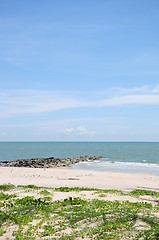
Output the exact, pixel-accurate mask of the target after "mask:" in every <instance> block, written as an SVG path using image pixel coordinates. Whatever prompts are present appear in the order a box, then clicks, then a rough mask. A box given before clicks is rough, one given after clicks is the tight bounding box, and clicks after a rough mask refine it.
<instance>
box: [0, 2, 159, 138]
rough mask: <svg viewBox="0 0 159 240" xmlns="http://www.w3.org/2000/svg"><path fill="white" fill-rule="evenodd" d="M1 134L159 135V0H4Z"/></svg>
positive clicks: (0, 19) (0, 29)
mask: <svg viewBox="0 0 159 240" xmlns="http://www.w3.org/2000/svg"><path fill="white" fill-rule="evenodd" d="M0 141H2V142H3V141H152V142H153V141H159V1H158V0H140V1H139V0H129V1H128V0H100V1H96V0H80V1H77V0H76V1H75V0H67V1H66V0H45V1H43V0H34V1H32V0H24V1H21V0H14V1H13V0H5V1H0Z"/></svg>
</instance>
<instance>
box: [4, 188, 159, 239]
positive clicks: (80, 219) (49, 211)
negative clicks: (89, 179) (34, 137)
mask: <svg viewBox="0 0 159 240" xmlns="http://www.w3.org/2000/svg"><path fill="white" fill-rule="evenodd" d="M19 189H22V190H23V188H22V187H15V188H14V192H15V193H14V194H8V193H7V194H6V193H5V190H4V192H3V191H2V192H1V194H0V235H1V236H3V237H4V238H5V239H7V231H8V229H9V228H10V227H11V226H14V230H13V231H12V238H14V239H19V240H22V239H28V240H29V239H48V238H49V239H63V240H64V239H71V240H73V239H78V238H86V239H115V240H117V239H159V218H158V213H159V209H158V207H159V204H158V203H156V202H155V204H153V205H152V203H151V202H149V201H145V202H139V201H138V195H137V198H136V202H131V201H128V200H127V201H120V200H114V201H110V200H105V199H104V197H105V196H106V195H107V194H106V193H109V195H111V194H112V195H113V196H114V194H116V193H117V194H118V195H120V194H121V195H122V194H123V193H122V192H118V191H116V190H114V191H113V190H111V191H110V190H100V189H99V191H98V189H87V190H88V191H91V192H92V193H94V192H95V191H96V192H98V193H99V195H95V196H94V197H92V198H91V199H86V198H85V197H84V198H82V196H83V195H82V193H83V192H85V191H87V190H86V189H85V188H68V187H63V188H55V189H54V188H53V189H51V188H48V189H47V188H42V187H41V188H39V187H37V188H36V186H34V185H29V187H27V189H28V191H30V192H31V193H35V196H29V195H28V196H25V197H24V196H23V195H20V191H19ZM25 189H26V188H24V190H25ZM39 189H40V191H39ZM32 190H34V192H32ZM58 192H61V193H62V195H64V196H65V195H66V196H67V197H66V198H63V199H60V200H56V201H55V200H54V194H55V193H56V194H58ZM65 192H66V193H65ZM68 192H70V195H69V196H68ZM73 192H74V193H78V194H79V197H73V195H72V193H73ZM134 193H135V192H134ZM18 194H19V195H18ZM38 194H40V197H38V196H39V195H38ZM78 194H77V195H78ZM124 194H125V195H127V196H129V195H130V193H124ZM131 194H132V193H131ZM142 194H143V192H142ZM100 195H103V198H102V199H100ZM118 195H117V196H118ZM122 196H123V195H122ZM153 196H155V197H156V195H155V194H154V193H153ZM153 196H152V197H153ZM134 197H135V195H134Z"/></svg>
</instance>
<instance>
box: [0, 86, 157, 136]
mask: <svg viewBox="0 0 159 240" xmlns="http://www.w3.org/2000/svg"><path fill="white" fill-rule="evenodd" d="M132 104H135V105H158V104H159V85H156V86H155V87H149V86H141V87H140V88H132V89H110V90H109V94H108V91H107V92H105V93H104V92H103V91H101V92H100V91H99V92H96V93H95V92H93V93H92V92H66V91H59V92H58V91H49V90H48V91H39V90H15V91H13V90H12V91H9V90H8V91H7V90H6V91H2V90H1V91H0V117H1V118H2V117H12V116H16V115H25V114H40V113H47V112H52V111H56V110H62V109H69V108H88V107H91V108H92V107H93V108H101V107H108V106H120V105H132ZM66 131H67V130H66ZM68 131H69V129H68Z"/></svg>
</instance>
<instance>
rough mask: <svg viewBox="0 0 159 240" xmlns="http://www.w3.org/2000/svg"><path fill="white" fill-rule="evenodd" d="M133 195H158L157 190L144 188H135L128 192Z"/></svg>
mask: <svg viewBox="0 0 159 240" xmlns="http://www.w3.org/2000/svg"><path fill="white" fill-rule="evenodd" d="M130 194H131V195H133V196H137V197H139V196H146V195H147V196H151V197H159V192H157V191H151V190H145V189H135V190H132V191H131V192H130Z"/></svg>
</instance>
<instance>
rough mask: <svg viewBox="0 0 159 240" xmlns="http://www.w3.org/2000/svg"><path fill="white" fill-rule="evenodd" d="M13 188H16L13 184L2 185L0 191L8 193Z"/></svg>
mask: <svg viewBox="0 0 159 240" xmlns="http://www.w3.org/2000/svg"><path fill="white" fill-rule="evenodd" d="M13 188H15V186H14V185H13V184H10V183H8V184H2V185H0V190H3V191H8V190H11V189H13Z"/></svg>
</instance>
